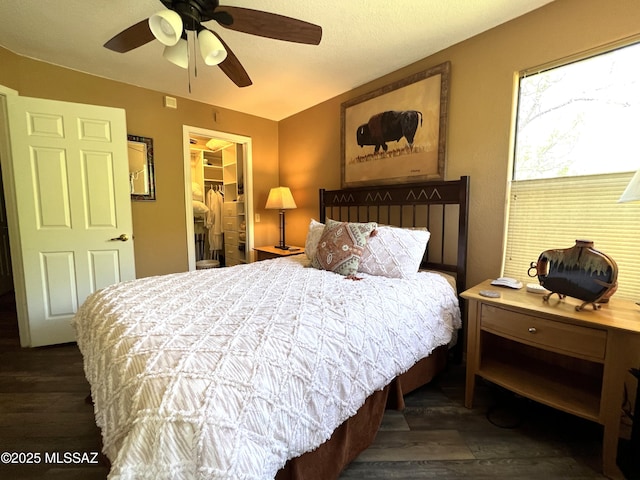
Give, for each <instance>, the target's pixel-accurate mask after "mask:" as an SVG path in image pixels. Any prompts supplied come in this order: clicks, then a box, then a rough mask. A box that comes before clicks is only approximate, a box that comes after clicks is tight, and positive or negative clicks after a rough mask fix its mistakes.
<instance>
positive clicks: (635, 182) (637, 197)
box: [618, 170, 640, 388]
mask: <svg viewBox="0 0 640 480" xmlns="http://www.w3.org/2000/svg"><path fill="white" fill-rule="evenodd" d="M637 201H640V170H638V171H637V172H636V174H635V175H634V176H633V178H632V179H631V181H630V182H629V184H628V185H627V188H625V190H624V192H622V196H621V197H620V198H619V199H618V203H626V202H637ZM636 303H637V304H638V305H640V302H636ZM639 381H640V380H639ZM639 388H640V385H639Z"/></svg>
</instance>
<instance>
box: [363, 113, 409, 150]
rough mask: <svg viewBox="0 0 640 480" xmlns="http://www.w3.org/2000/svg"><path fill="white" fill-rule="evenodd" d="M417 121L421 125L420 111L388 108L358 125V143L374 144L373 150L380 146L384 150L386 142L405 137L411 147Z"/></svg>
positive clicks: (378, 148)
mask: <svg viewBox="0 0 640 480" xmlns="http://www.w3.org/2000/svg"><path fill="white" fill-rule="evenodd" d="M418 122H420V125H421V126H422V113H421V112H418V111H417V110H403V111H397V110H390V111H386V112H382V113H376V114H375V115H373V116H372V117H371V118H370V119H369V122H367V123H364V124H362V125H360V126H359V127H358V130H357V132H356V138H357V140H358V145H359V146H361V147H363V146H365V145H375V150H374V152H375V153H377V152H378V151H379V150H380V147H382V149H383V150H384V151H385V152H386V151H387V148H388V147H387V142H392V141H396V142H397V141H399V140H400V139H401V138H402V137H405V138H406V139H407V142H408V143H409V148H411V149H413V139H414V137H415V135H416V130H417V129H418Z"/></svg>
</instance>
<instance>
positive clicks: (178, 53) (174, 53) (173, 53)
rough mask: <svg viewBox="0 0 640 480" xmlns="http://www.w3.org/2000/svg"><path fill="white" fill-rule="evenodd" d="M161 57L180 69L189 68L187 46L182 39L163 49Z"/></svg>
mask: <svg viewBox="0 0 640 480" xmlns="http://www.w3.org/2000/svg"><path fill="white" fill-rule="evenodd" d="M162 56H163V57H164V58H165V59H166V60H169V61H170V62H171V63H173V64H174V65H177V66H179V67H180V68H184V69H186V68H189V44H188V43H187V41H186V40H185V39H184V38H181V39H180V40H178V43H176V44H175V45H172V46H170V47H164V51H163V52H162Z"/></svg>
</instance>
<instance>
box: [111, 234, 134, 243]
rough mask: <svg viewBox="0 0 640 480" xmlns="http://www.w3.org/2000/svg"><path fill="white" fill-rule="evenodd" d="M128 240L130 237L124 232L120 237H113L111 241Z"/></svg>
mask: <svg viewBox="0 0 640 480" xmlns="http://www.w3.org/2000/svg"><path fill="white" fill-rule="evenodd" d="M127 240H129V237H128V236H127V234H126V233H123V234H121V235H120V236H119V237H114V238H112V239H111V240H110V241H111V242H116V241H120V242H126V241H127Z"/></svg>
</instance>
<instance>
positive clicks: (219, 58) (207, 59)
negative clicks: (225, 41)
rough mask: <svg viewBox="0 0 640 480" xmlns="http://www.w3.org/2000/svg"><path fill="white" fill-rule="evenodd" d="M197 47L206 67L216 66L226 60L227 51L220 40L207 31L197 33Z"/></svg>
mask: <svg viewBox="0 0 640 480" xmlns="http://www.w3.org/2000/svg"><path fill="white" fill-rule="evenodd" d="M198 45H199V47H200V55H202V59H203V60H204V63H206V64H207V65H218V64H219V63H221V62H223V61H224V59H225V58H227V51H226V50H225V48H224V45H222V42H221V41H220V39H219V38H218V37H216V36H215V35H214V34H213V33H212V32H211V31H209V30H207V29H203V30H201V31H200V33H198Z"/></svg>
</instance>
